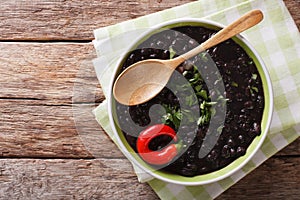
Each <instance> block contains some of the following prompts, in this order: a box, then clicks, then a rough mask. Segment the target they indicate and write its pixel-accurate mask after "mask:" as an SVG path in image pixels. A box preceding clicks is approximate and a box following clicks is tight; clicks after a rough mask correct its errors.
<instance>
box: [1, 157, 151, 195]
mask: <svg viewBox="0 0 300 200" xmlns="http://www.w3.org/2000/svg"><path fill="white" fill-rule="evenodd" d="M0 184H1V187H0V199H53V200H54V199H124V198H126V199H157V196H156V194H155V193H154V192H153V191H152V189H151V188H150V187H149V186H148V185H147V184H140V183H138V182H137V178H136V175H135V174H134V173H133V170H132V168H131V166H130V164H129V162H128V161H127V160H124V159H109V160H107V159H93V160H72V159H69V160H67V159H55V160H49V159H47V160H42V159H18V160H15V159H14V160H13V159H1V160H0Z"/></svg>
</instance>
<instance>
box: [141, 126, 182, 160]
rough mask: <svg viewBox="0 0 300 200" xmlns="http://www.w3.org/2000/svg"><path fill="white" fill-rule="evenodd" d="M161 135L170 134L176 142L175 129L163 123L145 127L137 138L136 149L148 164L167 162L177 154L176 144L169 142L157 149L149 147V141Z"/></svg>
mask: <svg viewBox="0 0 300 200" xmlns="http://www.w3.org/2000/svg"><path fill="white" fill-rule="evenodd" d="M161 135H167V136H170V137H171V138H172V139H173V140H174V142H177V136H176V133H175V131H174V130H173V129H172V128H171V127H169V126H167V125H165V124H157V125H153V126H150V127H148V128H146V129H145V130H144V131H142V132H141V133H140V135H139V137H138V139H137V151H138V153H139V155H140V156H141V157H142V158H143V160H144V161H146V162H147V163H149V164H153V165H164V164H167V163H169V162H170V161H171V160H172V159H173V158H174V157H175V156H176V155H177V154H178V149H177V148H178V147H177V146H178V144H177V145H176V144H170V145H168V146H166V147H164V148H162V149H160V150H158V151H152V150H151V149H149V144H150V142H151V141H152V140H153V139H154V138H156V137H158V136H161Z"/></svg>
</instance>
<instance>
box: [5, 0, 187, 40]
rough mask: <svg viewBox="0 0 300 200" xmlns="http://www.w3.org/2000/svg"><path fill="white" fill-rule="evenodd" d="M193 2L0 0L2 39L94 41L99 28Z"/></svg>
mask: <svg viewBox="0 0 300 200" xmlns="http://www.w3.org/2000/svg"><path fill="white" fill-rule="evenodd" d="M192 1H193V0H180V1H172V0H163V1H162V0H159V1H157V0H140V1H136V0H126V1H124V0H117V1H110V0H103V1H89V0H64V1H62V0H59V1H43V0H34V1H26V0H5V1H0V33H1V34H0V40H92V39H93V30H94V29H96V28H100V27H104V26H108V25H112V24H115V23H118V22H121V21H125V20H129V19H133V18H137V17H140V16H143V15H146V14H150V13H154V12H157V11H160V10H164V9H167V8H171V7H174V6H177V5H182V4H185V3H188V2H192Z"/></svg>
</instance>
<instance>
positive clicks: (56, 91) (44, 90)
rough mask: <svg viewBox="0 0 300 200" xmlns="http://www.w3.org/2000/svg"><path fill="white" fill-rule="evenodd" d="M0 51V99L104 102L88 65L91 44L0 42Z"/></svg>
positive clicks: (63, 102) (55, 102)
mask: <svg viewBox="0 0 300 200" xmlns="http://www.w3.org/2000/svg"><path fill="white" fill-rule="evenodd" d="M0 52H1V57H0V74H1V79H0V98H12V99H20V98H21V99H22V98H31V99H37V100H44V104H46V101H47V104H71V103H72V101H75V102H101V101H102V100H103V99H104V96H103V94H102V90H101V88H100V85H99V84H98V80H97V78H96V75H95V72H94V67H93V64H92V60H93V59H94V58H96V54H95V50H94V47H93V45H92V44H91V43H87V44H74V43H46V44H45V43H5V42H2V43H0ZM75 86H76V87H75ZM78 90H81V92H76V91H78ZM75 92H76V93H75ZM74 93H75V94H76V96H74ZM72 98H73V99H72Z"/></svg>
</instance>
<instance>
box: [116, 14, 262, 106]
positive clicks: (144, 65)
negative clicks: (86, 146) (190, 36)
mask: <svg viewBox="0 0 300 200" xmlns="http://www.w3.org/2000/svg"><path fill="white" fill-rule="evenodd" d="M262 19H263V14H262V12H261V11H260V10H252V11H250V12H248V13H246V14H245V15H243V16H242V17H240V18H239V19H238V20H236V21H235V22H233V23H231V24H230V25H228V26H226V27H225V28H223V29H222V30H220V31H219V32H218V33H216V34H215V35H214V36H212V37H211V38H209V39H208V40H207V41H205V42H203V43H202V44H201V45H199V46H197V47H195V48H194V49H192V50H190V51H188V52H187V53H185V54H183V55H181V56H178V57H176V58H174V59H170V60H160V59H149V60H143V61H140V62H137V63H135V64H133V65H131V66H129V67H128V68H127V69H126V70H124V71H123V72H122V73H121V74H120V75H119V76H118V77H117V79H116V81H115V83H114V86H113V94H114V97H115V99H116V100H117V101H118V102H120V103H122V104H124V105H130V106H132V105H137V104H141V103H144V102H146V101H149V100H150V99H152V98H153V97H155V96H156V95H157V94H158V93H159V92H160V91H161V90H162V89H163V88H164V87H165V85H166V84H167V83H168V81H169V78H170V77H171V75H172V73H173V71H174V70H175V69H176V68H177V66H178V65H180V64H181V63H182V62H184V61H185V60H187V59H189V58H191V57H193V56H196V55H197V54H199V53H201V52H202V51H205V50H206V49H208V48H210V47H212V46H215V45H217V44H219V43H221V42H223V41H225V40H227V39H229V38H231V37H233V36H235V35H236V34H238V33H241V32H243V31H244V30H247V29H249V28H251V27H252V26H254V25H256V24H258V23H259V22H260V21H261V20H262Z"/></svg>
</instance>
